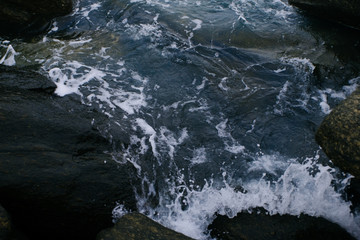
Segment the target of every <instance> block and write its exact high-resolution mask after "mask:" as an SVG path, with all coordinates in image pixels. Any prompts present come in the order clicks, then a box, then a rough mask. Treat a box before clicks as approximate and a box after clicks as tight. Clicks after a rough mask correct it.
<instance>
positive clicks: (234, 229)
mask: <svg viewBox="0 0 360 240" xmlns="http://www.w3.org/2000/svg"><path fill="white" fill-rule="evenodd" d="M256 212H257V213H256ZM209 230H211V236H212V237H214V238H216V239H218V240H245V239H246V240H250V239H256V240H275V239H287V240H292V239H293V240H295V239H296V240H300V239H303V240H312V239H314V240H318V239H328V240H338V239H342V240H346V239H354V238H353V237H352V236H351V235H350V234H349V233H347V232H346V231H345V230H343V229H342V228H341V227H339V226H338V225H336V224H334V223H331V222H329V221H327V220H325V219H323V218H317V217H310V216H306V215H301V216H299V217H297V216H290V215H282V216H280V215H273V216H270V215H268V214H266V212H265V211H264V210H258V211H255V212H254V213H239V214H238V215H237V216H236V217H234V218H232V219H230V218H228V217H226V216H220V215H219V216H217V217H216V219H215V220H214V221H213V223H212V224H211V225H210V226H209Z"/></svg>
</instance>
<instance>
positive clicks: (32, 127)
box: [0, 68, 137, 239]
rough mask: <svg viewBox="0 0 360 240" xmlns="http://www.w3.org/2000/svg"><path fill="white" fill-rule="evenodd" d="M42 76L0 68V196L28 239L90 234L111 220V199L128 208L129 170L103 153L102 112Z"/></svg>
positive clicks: (106, 148) (131, 200) (132, 177)
mask: <svg viewBox="0 0 360 240" xmlns="http://www.w3.org/2000/svg"><path fill="white" fill-rule="evenodd" d="M4 76H6V77H4ZM8 77H9V78H11V79H7V78H8ZM26 78H28V80H29V81H31V83H29V84H24V85H22V86H20V85H18V86H17V85H16V84H15V82H18V83H23V82H24V81H25V79H26ZM39 79H40V80H39ZM38 80H39V82H38V85H36V82H37V81H38ZM44 81H45V79H44V78H43V77H42V76H41V75H39V74H36V73H35V72H30V73H29V72H28V73H25V72H23V70H21V69H16V68H15V69H14V68H7V69H2V71H1V72H0V91H1V94H0V132H1V138H0V203H1V204H2V205H3V206H4V207H5V208H6V209H7V211H8V212H9V213H10V214H11V216H12V217H13V222H14V225H15V226H17V227H18V229H19V230H21V231H22V232H24V234H26V235H27V236H28V237H29V239H94V238H95V236H96V234H97V233H98V232H99V231H100V230H101V229H104V228H106V227H109V226H111V225H112V210H113V208H114V207H115V206H116V204H117V202H119V203H120V204H123V205H124V206H125V208H127V209H132V210H136V200H135V196H134V192H133V187H132V186H133V185H132V184H135V183H136V179H137V177H136V171H135V169H134V167H133V166H132V165H131V164H118V163H116V162H115V161H114V160H113V159H112V156H111V155H110V154H109V153H107V152H111V150H112V145H111V143H109V141H108V140H107V138H105V137H103V136H102V134H101V133H100V132H99V131H98V130H97V129H98V128H100V127H101V124H102V121H103V122H104V124H105V125H106V123H107V119H106V117H105V116H103V115H102V114H100V113H98V112H97V111H96V110H95V109H91V108H90V107H87V106H85V105H82V104H81V103H80V102H79V101H78V99H77V98H75V97H73V96H69V97H64V98H60V97H57V96H54V95H51V94H49V91H50V90H49V87H48V86H51V85H52V84H51V83H49V84H45V82H44ZM49 81H50V80H49ZM50 89H51V87H50ZM34 90H35V91H34ZM51 91H52V90H51ZM114 132H116V131H114ZM118 136H121V134H119V135H118ZM124 136H125V134H124ZM114 138H115V140H117V141H119V142H120V141H123V144H125V145H126V141H125V139H120V137H116V136H115V137H114Z"/></svg>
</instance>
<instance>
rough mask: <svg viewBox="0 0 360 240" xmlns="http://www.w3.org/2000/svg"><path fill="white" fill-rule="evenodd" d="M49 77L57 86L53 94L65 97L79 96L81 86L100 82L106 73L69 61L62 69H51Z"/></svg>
mask: <svg viewBox="0 0 360 240" xmlns="http://www.w3.org/2000/svg"><path fill="white" fill-rule="evenodd" d="M84 68H85V69H86V70H85V71H84V70H83V69H84ZM49 76H50V78H51V79H52V80H53V81H54V82H55V84H56V86H57V88H56V91H55V93H56V94H58V95H59V96H65V95H67V94H71V93H76V94H79V95H81V93H80V91H79V88H80V87H81V86H82V85H84V84H85V83H87V82H89V81H91V80H97V81H102V78H103V77H105V76H106V73H104V72H103V71H100V70H98V69H96V68H93V67H89V66H86V65H84V64H82V63H80V62H77V61H70V62H67V63H66V66H64V67H63V68H62V69H60V68H59V67H54V68H51V69H50V70H49Z"/></svg>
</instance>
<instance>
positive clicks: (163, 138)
mask: <svg viewBox="0 0 360 240" xmlns="http://www.w3.org/2000/svg"><path fill="white" fill-rule="evenodd" d="M186 138H188V132H187V130H186V128H183V129H182V130H181V133H180V136H179V137H178V138H176V136H175V134H174V133H173V132H171V131H170V130H169V129H167V128H166V127H165V126H162V127H160V134H159V136H158V142H160V144H161V145H162V146H166V148H167V150H165V151H166V152H167V153H168V155H169V157H170V159H174V153H175V148H176V147H177V146H178V145H180V144H182V143H183V142H184V141H185V139H186Z"/></svg>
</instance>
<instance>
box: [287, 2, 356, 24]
mask: <svg viewBox="0 0 360 240" xmlns="http://www.w3.org/2000/svg"><path fill="white" fill-rule="evenodd" d="M289 3H290V4H292V5H294V6H297V7H299V8H301V9H303V10H305V11H307V12H308V13H310V14H312V15H314V16H316V17H322V18H327V19H330V20H335V21H339V22H341V23H344V24H347V25H350V26H353V27H356V28H360V1H358V0H289Z"/></svg>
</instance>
